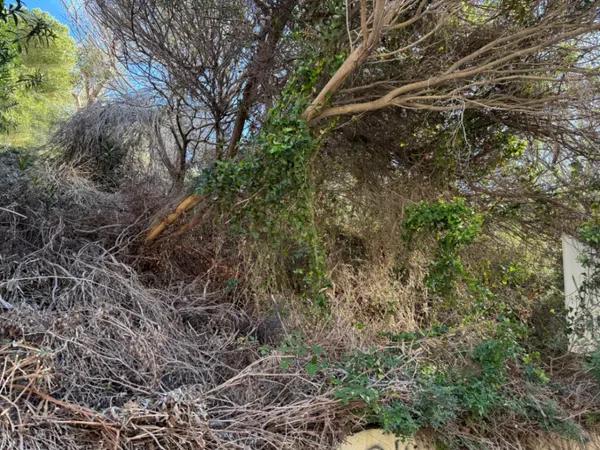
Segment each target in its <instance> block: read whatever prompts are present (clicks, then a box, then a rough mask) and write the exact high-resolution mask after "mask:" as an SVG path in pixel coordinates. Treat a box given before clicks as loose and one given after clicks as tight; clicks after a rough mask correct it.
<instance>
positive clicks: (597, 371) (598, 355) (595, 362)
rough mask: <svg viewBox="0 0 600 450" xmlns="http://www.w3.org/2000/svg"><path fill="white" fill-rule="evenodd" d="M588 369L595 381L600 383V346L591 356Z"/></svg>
mask: <svg viewBox="0 0 600 450" xmlns="http://www.w3.org/2000/svg"><path fill="white" fill-rule="evenodd" d="M587 369H588V371H589V372H590V374H591V375H592V376H593V377H594V379H595V380H596V381H597V382H598V383H600V346H598V347H597V348H596V350H594V351H593V352H592V353H591V354H590V355H589V357H588V361H587Z"/></svg>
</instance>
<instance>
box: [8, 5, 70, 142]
mask: <svg viewBox="0 0 600 450" xmlns="http://www.w3.org/2000/svg"><path fill="white" fill-rule="evenodd" d="M24 17H25V20H22V21H19V22H18V23H17V24H14V23H12V22H8V23H5V24H4V29H3V31H4V33H6V34H7V35H12V36H16V37H15V38H14V40H13V43H12V45H13V48H12V50H11V51H12V52H13V54H14V57H13V58H12V59H11V61H10V63H9V67H10V69H9V70H8V72H7V74H6V76H5V77H3V81H4V82H5V84H6V86H7V88H8V89H7V90H5V93H4V97H5V104H4V107H3V111H2V116H3V122H4V124H5V125H4V128H5V133H4V136H3V138H2V140H3V141H4V142H5V143H9V144H11V145H31V144H37V143H40V142H43V141H44V140H45V138H46V137H47V135H48V134H49V131H50V128H51V127H52V125H53V124H54V123H56V122H57V121H58V120H59V119H60V118H62V117H64V115H65V113H66V112H68V110H69V109H70V107H71V105H72V103H73V102H72V96H71V95H72V94H71V92H72V90H73V69H74V65H75V45H74V42H73V40H72V39H71V37H70V36H69V32H68V30H67V28H66V27H64V26H63V25H61V24H60V23H59V22H57V21H56V20H54V19H53V18H52V17H51V16H50V15H48V14H46V13H43V12H42V11H39V10H33V11H31V12H27V13H26V15H25V16H24Z"/></svg>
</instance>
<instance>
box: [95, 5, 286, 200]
mask: <svg viewBox="0 0 600 450" xmlns="http://www.w3.org/2000/svg"><path fill="white" fill-rule="evenodd" d="M297 3H298V1H297V0H271V1H267V2H263V1H256V2H247V1H241V0H227V1H214V0H206V1H188V0H180V1H177V2H160V1H156V0H87V1H86V6H87V9H88V11H89V13H90V16H91V17H92V18H94V19H95V20H96V21H97V23H99V24H101V25H102V26H103V27H104V29H107V30H110V33H111V34H112V37H113V39H114V41H115V45H114V46H113V48H112V51H113V54H114V55H115V57H116V59H117V60H118V61H119V63H120V64H121V65H122V66H123V67H125V68H126V69H127V70H128V71H129V76H130V77H131V79H132V80H134V81H133V82H132V83H131V85H132V86H133V88H134V89H135V90H137V91H142V92H144V93H146V94H150V95H151V96H153V97H154V98H155V102H156V104H157V105H159V106H161V107H163V108H164V109H165V118H166V122H165V125H164V127H165V128H166V129H167V130H170V132H171V134H172V139H171V141H172V142H174V143H175V144H176V154H177V156H176V158H175V159H174V160H168V159H167V157H166V154H167V153H169V152H167V151H163V152H162V153H163V155H164V157H163V159H164V161H165V163H166V166H167V168H168V169H169V172H171V173H172V176H173V178H174V180H175V184H176V185H177V186H178V189H176V190H179V189H180V188H181V186H182V182H183V178H184V176H185V172H186V170H187V168H188V167H189V166H191V165H192V164H194V163H195V161H196V157H197V158H198V159H199V160H202V161H203V163H204V164H205V165H206V163H208V164H210V163H211V162H214V161H215V160H219V159H227V158H232V157H234V156H235V155H236V153H237V151H238V144H239V142H240V140H241V139H242V138H243V136H244V135H245V134H247V132H248V129H249V128H250V127H252V123H254V122H253V121H254V119H255V117H256V116H260V115H262V114H264V112H265V111H266V109H267V107H266V106H265V105H268V104H269V103H270V101H271V99H272V98H273V97H274V96H275V95H276V94H277V92H278V91H279V89H280V88H281V86H282V85H283V83H284V81H285V77H286V74H287V70H286V67H285V64H284V63H283V61H282V58H281V50H282V47H283V46H284V39H283V37H284V35H285V31H286V29H287V28H288V26H289V23H290V20H291V18H292V11H293V9H294V6H295V5H296V4H297ZM160 147H161V148H162V146H160ZM200 153H201V155H200Z"/></svg>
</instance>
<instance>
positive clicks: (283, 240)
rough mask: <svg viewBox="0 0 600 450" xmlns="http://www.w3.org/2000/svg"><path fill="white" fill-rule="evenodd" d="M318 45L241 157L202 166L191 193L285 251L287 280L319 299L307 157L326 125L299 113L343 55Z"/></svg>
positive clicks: (320, 261) (331, 20)
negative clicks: (319, 127)
mask: <svg viewBox="0 0 600 450" xmlns="http://www.w3.org/2000/svg"><path fill="white" fill-rule="evenodd" d="M341 5H343V3H342V2H339V1H335V2H328V7H329V8H330V9H332V11H330V14H328V15H326V17H328V19H327V20H328V22H327V23H326V24H323V27H324V29H325V28H326V29H327V30H329V31H328V32H329V39H330V40H332V41H333V42H335V39H334V34H335V33H336V32H343V27H342V17H343V16H342V15H341V14H338V13H336V11H337V9H339V8H340V6H341ZM338 22H339V23H338ZM317 28H318V26H317ZM336 30H338V31H336ZM317 31H318V30H317ZM296 33H298V32H296ZM332 33H333V34H332ZM295 39H302V36H301V35H299V34H298V35H296V36H295ZM324 39H325V40H327V39H328V38H327V36H326V37H325V38H324ZM325 48H327V45H324V46H323V47H322V48H320V49H317V50H310V48H309V50H308V51H307V53H308V54H307V55H305V56H304V57H303V58H302V59H301V63H300V64H298V66H297V67H296V69H295V70H294V72H293V73H292V75H291V76H290V78H289V80H288V82H287V85H286V87H285V88H284V90H283V92H282V94H281V96H280V97H279V100H278V101H277V102H276V104H275V105H274V106H273V107H272V108H271V109H270V110H269V112H268V113H267V118H266V120H265V123H264V125H263V127H262V128H261V131H260V133H259V134H258V135H257V136H256V137H255V138H254V139H251V140H250V141H248V142H247V143H246V145H245V146H244V148H243V149H242V151H241V155H242V156H241V158H240V159H238V160H221V161H218V162H217V163H216V164H215V165H214V166H213V167H211V168H210V169H207V170H205V171H204V172H203V174H202V175H201V176H200V177H199V180H198V184H197V187H196V193H197V194H201V195H209V196H211V197H213V198H214V200H216V201H217V203H218V204H219V205H220V206H221V207H223V208H226V209H227V210H228V212H229V213H230V214H232V216H233V220H232V222H233V223H234V225H235V226H236V229H237V230H238V231H239V232H241V233H246V234H248V235H250V236H252V237H262V241H263V242H269V243H270V245H271V247H272V252H273V254H274V255H277V257H278V258H280V259H281V258H283V259H284V262H285V264H286V266H287V267H286V268H287V269H288V270H287V273H288V275H289V276H290V277H289V279H290V280H291V283H292V285H293V287H294V288H296V289H297V290H298V291H301V292H302V293H304V294H306V295H307V296H308V297H310V299H311V300H312V301H313V302H314V303H315V304H317V305H319V306H325V297H324V295H323V291H324V288H325V287H326V286H327V279H326V275H325V257H324V254H323V250H322V248H321V245H320V239H319V233H318V231H317V228H316V224H315V218H314V207H313V204H314V202H313V199H314V190H313V186H312V183H311V178H310V165H311V161H312V157H313V156H314V154H315V152H316V151H317V149H318V148H319V145H320V143H321V141H322V137H323V136H324V135H325V134H326V131H327V130H319V131H315V130H312V129H310V128H309V125H308V123H307V122H306V120H304V119H303V117H302V114H303V113H304V111H305V110H306V108H307V106H308V105H309V103H310V99H311V98H312V96H314V94H315V92H316V89H317V85H318V83H319V81H320V80H321V79H322V78H324V77H325V78H326V77H328V76H330V75H331V74H332V73H333V72H334V71H335V70H336V69H337V68H338V67H339V65H340V64H341V63H342V62H343V60H344V58H345V54H344V53H343V52H333V53H332V54H331V53H330V54H328V53H327V51H325V50H322V49H325Z"/></svg>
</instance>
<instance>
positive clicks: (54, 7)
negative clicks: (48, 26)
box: [8, 0, 67, 23]
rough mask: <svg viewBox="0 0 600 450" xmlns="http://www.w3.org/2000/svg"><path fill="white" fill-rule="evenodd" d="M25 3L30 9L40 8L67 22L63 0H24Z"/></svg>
mask: <svg viewBox="0 0 600 450" xmlns="http://www.w3.org/2000/svg"><path fill="white" fill-rule="evenodd" d="M8 3H10V2H8ZM23 3H25V6H27V8H29V9H33V8H39V9H41V10H43V11H46V12H48V13H50V14H51V15H53V16H54V17H55V18H56V19H57V20H59V21H60V22H62V23H65V22H67V15H66V12H65V8H64V7H63V4H62V1H61V0H24V1H23Z"/></svg>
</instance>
